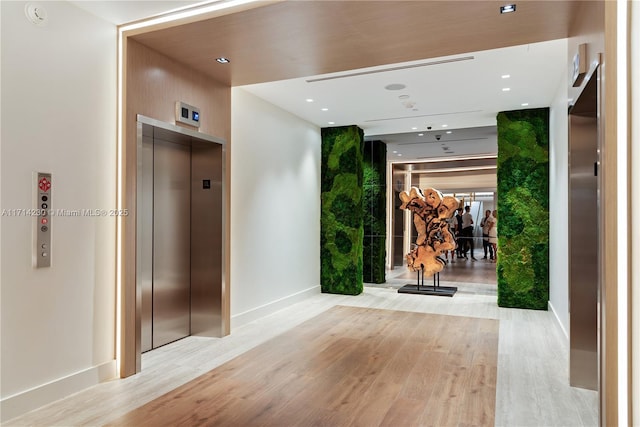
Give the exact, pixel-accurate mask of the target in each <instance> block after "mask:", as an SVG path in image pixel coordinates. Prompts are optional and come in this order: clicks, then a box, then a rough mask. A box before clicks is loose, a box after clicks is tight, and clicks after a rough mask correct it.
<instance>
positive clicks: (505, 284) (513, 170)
mask: <svg viewBox="0 0 640 427" xmlns="http://www.w3.org/2000/svg"><path fill="white" fill-rule="evenodd" d="M498 254H499V256H498V266H497V272H498V305H499V306H501V307H516V308H529V309H537V310H546V309H547V302H548V300H549V109H548V108H540V109H531V110H519V111H508V112H502V113H499V114H498Z"/></svg>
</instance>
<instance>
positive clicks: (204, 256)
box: [136, 116, 224, 352]
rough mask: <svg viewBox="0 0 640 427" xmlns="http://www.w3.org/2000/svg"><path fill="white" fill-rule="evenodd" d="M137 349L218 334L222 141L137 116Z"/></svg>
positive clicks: (220, 325) (221, 275)
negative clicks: (191, 337) (197, 336)
mask: <svg viewBox="0 0 640 427" xmlns="http://www.w3.org/2000/svg"><path fill="white" fill-rule="evenodd" d="M137 204H138V206H137V229H138V230H137V239H136V255H137V257H136V258H137V261H136V276H137V278H136V289H137V294H138V301H137V304H136V305H137V308H138V310H137V312H138V313H139V315H138V319H139V325H140V326H139V329H138V330H139V331H140V333H139V334H138V339H139V341H138V343H139V348H140V350H141V352H145V351H148V350H151V349H154V348H157V347H159V346H162V345H165V344H168V343H170V342H173V341H176V340H178V339H181V338H184V337H186V336H189V335H200V336H213V337H220V336H222V335H223V318H222V292H223V289H224V252H223V248H224V209H223V206H224V141H222V140H220V139H218V138H215V137H211V136H208V135H204V134H201V133H199V132H195V131H192V130H190V129H186V128H182V127H178V126H174V125H171V124H167V123H162V122H159V121H156V120H154V119H150V118H147V117H144V116H138V190H137Z"/></svg>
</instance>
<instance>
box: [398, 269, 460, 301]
mask: <svg viewBox="0 0 640 427" xmlns="http://www.w3.org/2000/svg"><path fill="white" fill-rule="evenodd" d="M420 282H421V281H420V271H418V282H417V283H416V284H415V285H404V286H403V287H401V288H400V289H398V293H399V294H420V295H436V296H441V297H452V296H453V295H454V294H455V293H456V292H458V288H456V287H455V286H440V273H439V272H438V273H436V274H434V275H433V286H425V285H424V272H423V273H422V284H420Z"/></svg>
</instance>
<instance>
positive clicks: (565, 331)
mask: <svg viewBox="0 0 640 427" xmlns="http://www.w3.org/2000/svg"><path fill="white" fill-rule="evenodd" d="M547 304H548V305H549V310H551V312H552V313H553V315H554V317H555V318H556V321H557V322H558V326H560V329H561V330H562V333H563V334H564V336H565V338H566V339H567V341H568V340H569V334H568V333H567V330H566V329H565V328H564V325H563V324H562V322H561V321H560V318H559V317H558V313H557V312H556V309H555V308H553V304H551V301H547Z"/></svg>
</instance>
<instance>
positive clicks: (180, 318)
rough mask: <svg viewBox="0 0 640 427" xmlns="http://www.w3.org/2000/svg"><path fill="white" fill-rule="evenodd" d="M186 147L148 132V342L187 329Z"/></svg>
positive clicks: (184, 332) (178, 334)
mask: <svg viewBox="0 0 640 427" xmlns="http://www.w3.org/2000/svg"><path fill="white" fill-rule="evenodd" d="M190 299H191V148H190V147H189V146H185V145H181V144H175V143H171V142H167V141H163V140H161V139H158V138H157V137H155V138H154V150H153V348H156V347H159V346H161V345H164V344H167V343H170V342H172V341H175V340H178V339H180V338H184V337H186V336H188V335H189V334H190V316H191V315H190V310H191V307H190Z"/></svg>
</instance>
